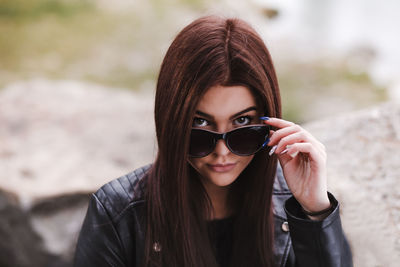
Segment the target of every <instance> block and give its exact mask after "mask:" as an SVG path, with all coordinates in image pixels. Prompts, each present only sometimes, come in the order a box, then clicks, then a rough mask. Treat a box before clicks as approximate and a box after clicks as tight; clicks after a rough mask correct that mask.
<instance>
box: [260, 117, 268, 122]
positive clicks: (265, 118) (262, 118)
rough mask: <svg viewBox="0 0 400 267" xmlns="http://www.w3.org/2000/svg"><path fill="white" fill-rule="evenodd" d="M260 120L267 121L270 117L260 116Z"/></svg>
mask: <svg viewBox="0 0 400 267" xmlns="http://www.w3.org/2000/svg"><path fill="white" fill-rule="evenodd" d="M260 120H263V121H267V120H269V117H260Z"/></svg>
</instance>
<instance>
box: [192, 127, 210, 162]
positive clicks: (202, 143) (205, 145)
mask: <svg viewBox="0 0 400 267" xmlns="http://www.w3.org/2000/svg"><path fill="white" fill-rule="evenodd" d="M213 149H214V138H213V135H212V134H211V133H209V132H207V131H204V130H201V129H192V133H191V135H190V147H189V155H190V156H192V157H205V156H207V155H208V154H210V152H212V151H213Z"/></svg>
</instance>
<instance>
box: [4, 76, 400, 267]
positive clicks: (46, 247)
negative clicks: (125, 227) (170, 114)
mask: <svg viewBox="0 0 400 267" xmlns="http://www.w3.org/2000/svg"><path fill="white" fill-rule="evenodd" d="M153 124H154V123H153V94H151V93H150V94H149V93H143V92H129V91H126V90H117V89H111V88H104V87H100V86H96V85H92V84H86V83H79V82H73V81H46V80H34V81H28V82H21V83H16V84H13V85H10V86H8V87H7V88H5V89H3V90H1V91H0V125H1V126H2V127H0V144H1V146H0V162H1V164H0V175H1V177H0V188H2V189H3V191H0V266H2V267H3V266H17V267H19V266H21V267H25V266H57V267H60V266H65V267H67V266H72V254H73V252H74V247H75V243H76V238H77V235H78V232H79V229H80V226H81V223H82V220H83V217H84V214H85V212H86V207H87V199H88V197H89V195H90V193H91V192H94V191H95V190H97V189H98V188H99V187H100V186H101V185H102V184H104V183H106V182H108V181H109V180H111V179H114V178H116V177H119V176H121V175H123V174H125V173H127V172H129V171H131V170H133V169H135V168H136V167H139V166H142V165H144V164H147V163H149V162H152V161H153V158H154V156H155V151H156V147H155V145H154V140H155V136H154V132H155V131H154V125H153ZM304 127H305V128H306V129H308V130H309V131H310V132H311V133H312V134H313V135H315V136H316V137H317V138H318V139H319V140H321V141H322V142H323V143H324V144H325V145H326V148H327V152H328V173H329V189H330V191H332V192H333V193H334V194H335V196H336V197H337V198H338V199H339V201H340V203H341V212H342V221H343V225H344V229H345V232H346V233H347V236H348V238H349V241H350V243H351V245H352V249H353V254H354V262H355V266H363V267H376V266H385V267H390V266H395V265H397V263H398V262H400V185H399V184H400V181H399V177H400V106H399V105H396V104H394V103H386V104H383V105H381V106H378V107H375V108H371V109H368V110H362V111H359V112H353V113H350V114H346V115H341V116H337V117H334V118H327V119H324V120H321V121H316V122H313V123H308V124H305V125H304ZM4 190H6V191H8V192H11V193H4V192H5V191H4ZM17 248H18V249H17ZM29 264H30V265H29Z"/></svg>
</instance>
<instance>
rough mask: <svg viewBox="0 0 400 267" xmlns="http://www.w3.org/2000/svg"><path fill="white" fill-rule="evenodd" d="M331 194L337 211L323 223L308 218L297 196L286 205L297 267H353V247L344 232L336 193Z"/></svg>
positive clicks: (330, 196)
mask: <svg viewBox="0 0 400 267" xmlns="http://www.w3.org/2000/svg"><path fill="white" fill-rule="evenodd" d="M328 195H329V199H330V201H331V203H332V204H333V205H334V210H333V211H332V213H331V214H330V215H329V216H328V217H327V218H325V219H324V220H322V221H313V220H310V219H308V218H307V217H306V216H305V215H304V214H303V212H302V211H301V206H300V204H299V203H298V202H297V200H296V199H295V198H294V197H291V198H289V199H288V200H287V201H286V203H285V211H286V214H287V218H288V223H289V229H290V237H291V239H292V244H293V251H294V254H295V257H294V258H295V262H296V263H295V266H296V267H351V266H353V261H352V255H351V251H350V247H349V244H348V242H347V240H346V237H345V235H344V233H343V229H342V224H341V220H340V215H339V204H338V202H337V200H336V199H335V197H334V196H333V195H332V194H330V193H328Z"/></svg>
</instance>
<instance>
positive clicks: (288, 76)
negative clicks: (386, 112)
mask: <svg viewBox="0 0 400 267" xmlns="http://www.w3.org/2000/svg"><path fill="white" fill-rule="evenodd" d="M325 62H326V59H325V60H324V61H323V60H321V61H315V62H307V63H306V64H305V63H299V62H291V63H290V64H288V63H287V62H281V63H278V64H276V65H277V67H278V79H279V83H280V88H281V94H282V95H281V97H282V103H283V111H284V112H283V116H284V117H285V118H286V119H288V120H291V121H296V122H298V123H303V122H305V121H308V120H313V119H318V118H322V117H326V116H335V115H336V114H337V113H342V112H347V111H350V110H354V109H361V108H365V107H368V106H370V105H373V104H375V103H378V102H383V101H385V100H387V99H388V96H387V94H386V90H385V88H383V87H380V86H377V85H376V84H374V82H373V81H372V80H371V77H370V76H369V75H368V73H366V72H359V73H355V72H354V71H352V70H351V68H349V67H348V65H347V62H346V59H335V60H333V59H330V60H328V62H329V65H327V64H326V63H325ZM281 64H282V65H283V66H284V67H282V68H280V67H279V66H280V65H281Z"/></svg>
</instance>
